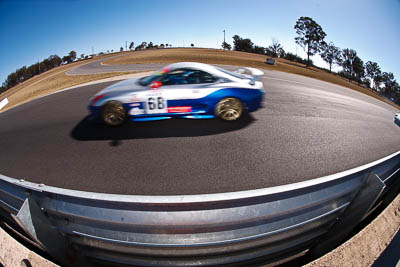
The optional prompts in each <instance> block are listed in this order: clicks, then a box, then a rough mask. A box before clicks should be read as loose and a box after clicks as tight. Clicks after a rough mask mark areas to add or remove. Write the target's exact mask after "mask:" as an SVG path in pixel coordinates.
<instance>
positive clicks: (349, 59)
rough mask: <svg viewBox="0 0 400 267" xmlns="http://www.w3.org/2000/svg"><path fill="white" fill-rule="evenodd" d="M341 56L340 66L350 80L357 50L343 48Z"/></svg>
mask: <svg viewBox="0 0 400 267" xmlns="http://www.w3.org/2000/svg"><path fill="white" fill-rule="evenodd" d="M342 56H343V61H342V64H341V66H342V68H343V71H344V72H345V73H346V76H347V77H348V78H349V80H350V79H351V78H352V76H353V73H354V70H353V65H354V61H355V60H356V57H357V52H356V51H355V50H353V49H348V48H345V49H343V51H342Z"/></svg>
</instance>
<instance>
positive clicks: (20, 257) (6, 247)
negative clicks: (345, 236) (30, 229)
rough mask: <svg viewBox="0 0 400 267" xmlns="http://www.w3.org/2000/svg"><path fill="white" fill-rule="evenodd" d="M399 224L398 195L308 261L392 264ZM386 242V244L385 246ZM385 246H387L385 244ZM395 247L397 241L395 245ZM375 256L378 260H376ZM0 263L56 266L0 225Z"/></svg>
mask: <svg viewBox="0 0 400 267" xmlns="http://www.w3.org/2000/svg"><path fill="white" fill-rule="evenodd" d="M399 226H400V196H397V198H396V199H395V200H393V201H392V203H391V204H390V205H389V206H388V207H387V208H386V209H385V210H384V211H383V212H382V213H381V214H380V215H379V216H378V217H377V218H376V219H375V220H374V221H373V222H371V223H370V224H369V225H368V226H366V227H365V228H364V229H363V230H362V231H360V232H359V233H358V234H357V235H355V236H354V237H353V238H351V239H350V240H348V241H347V242H346V243H344V244H343V245H341V246H340V247H338V248H336V249H335V250H333V251H331V252H330V253H328V254H326V255H324V256H323V257H321V258H319V259H317V260H315V261H313V262H311V263H309V264H307V265H306V267H315V266H371V265H373V264H374V266H376V267H381V266H395V263H396V262H397V266H398V265H399V264H398V260H399V257H398V255H397V254H396V255H394V254H393V253H394V252H395V250H392V251H389V248H390V247H391V246H393V245H394V244H391V242H392V241H393V242H394V241H397V242H398V239H393V238H394V237H395V236H396V234H397V235H398V234H399V232H398V230H399ZM389 244H390V245H389ZM388 245H389V246H388ZM397 246H398V244H397ZM377 259H378V260H377ZM29 264H30V265H29ZM0 266H5V267H8V266H41V267H54V266H58V265H56V264H54V263H52V262H50V261H48V260H46V259H44V258H42V257H41V256H39V255H37V254H36V253H34V252H33V251H30V250H29V249H27V248H26V247H24V246H23V245H21V244H20V243H19V242H17V241H16V240H15V239H14V238H12V237H11V236H10V235H8V233H7V232H5V231H4V230H3V229H2V228H0Z"/></svg>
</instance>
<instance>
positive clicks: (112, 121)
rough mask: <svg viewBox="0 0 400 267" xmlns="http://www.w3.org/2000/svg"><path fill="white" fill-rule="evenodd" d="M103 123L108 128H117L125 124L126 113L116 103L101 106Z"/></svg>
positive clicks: (119, 104)
mask: <svg viewBox="0 0 400 267" xmlns="http://www.w3.org/2000/svg"><path fill="white" fill-rule="evenodd" d="M102 117H103V121H104V122H105V123H106V124H108V125H110V126H118V125H121V124H123V123H124V122H125V120H126V112H125V109H124V107H123V106H122V104H121V103H120V102H118V101H110V102H108V103H106V104H105V105H104V106H103V110H102Z"/></svg>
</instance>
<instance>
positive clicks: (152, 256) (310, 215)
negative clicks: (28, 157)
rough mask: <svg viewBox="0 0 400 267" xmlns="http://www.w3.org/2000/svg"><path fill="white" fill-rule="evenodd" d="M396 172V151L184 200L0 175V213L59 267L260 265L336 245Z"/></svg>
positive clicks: (376, 200) (399, 156) (398, 165)
mask: <svg viewBox="0 0 400 267" xmlns="http://www.w3.org/2000/svg"><path fill="white" fill-rule="evenodd" d="M399 170H400V152H397V153H395V154H392V155H390V156H388V157H386V158H383V159H381V160H379V161H375V162H373V163H370V164H367V165H364V166H362V167H359V168H355V169H352V170H349V171H345V172H342V173H338V174H335V175H331V176H326V177H323V178H318V179H314V180H310V181H306V182H301V183H296V184H290V185H285V186H278V187H273V188H266V189H257V190H250V191H242V192H232V193H220V194H209V195H184V196H125V195H111V194H100V193H89V192H80V191H73V190H66V189H60V188H54V187H50V186H45V185H39V184H33V183H30V182H26V181H23V180H16V179H13V178H8V177H5V176H0V191H1V192H0V214H1V216H2V218H3V220H4V221H5V222H6V223H7V224H8V225H10V227H12V228H14V229H16V230H17V231H20V232H21V233H23V234H24V235H25V236H26V237H27V238H29V239H30V240H31V241H32V242H33V243H35V244H36V245H37V246H39V247H40V248H42V249H44V250H46V251H47V252H48V253H49V254H50V255H52V256H53V257H54V258H55V259H56V260H57V261H58V262H59V263H61V264H62V265H74V266H77V265H82V266H83V265H85V266H87V265H90V264H95V263H102V264H106V265H124V264H127V265H139V266H155V265H157V266H158V265H163V266H188V265H190V266H195V265H218V264H230V263H247V264H248V263H249V262H254V261H261V262H263V263H269V262H278V261H285V260H287V259H290V258H293V257H295V256H298V255H302V254H304V253H306V252H308V253H312V254H314V255H320V254H321V253H325V252H326V251H327V250H329V249H330V248H332V247H333V246H335V245H337V244H338V242H341V241H342V239H343V238H344V237H345V236H346V235H347V234H348V233H349V232H350V231H351V230H352V229H353V228H354V227H355V226H356V225H357V224H358V223H359V222H360V221H361V220H362V219H363V218H364V217H365V216H366V215H367V214H368V213H369V212H370V211H371V210H372V209H373V208H374V206H375V205H376V203H379V202H380V200H381V199H382V196H383V195H384V194H385V193H386V192H389V190H390V188H395V187H396V180H398V179H400V177H399V174H400V171H399ZM396 188H397V187H396Z"/></svg>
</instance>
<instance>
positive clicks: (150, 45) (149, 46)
mask: <svg viewBox="0 0 400 267" xmlns="http://www.w3.org/2000/svg"><path fill="white" fill-rule="evenodd" d="M153 47H154V45H153V42H150V43H149V44H148V45H147V46H146V48H153Z"/></svg>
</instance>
